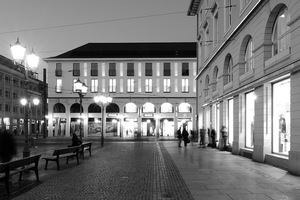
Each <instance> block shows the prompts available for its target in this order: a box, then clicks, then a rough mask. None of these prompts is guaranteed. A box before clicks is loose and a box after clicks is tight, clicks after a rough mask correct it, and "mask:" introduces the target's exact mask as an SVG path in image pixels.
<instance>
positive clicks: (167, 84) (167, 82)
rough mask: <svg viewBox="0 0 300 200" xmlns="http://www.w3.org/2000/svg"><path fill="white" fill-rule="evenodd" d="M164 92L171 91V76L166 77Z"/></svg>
mask: <svg viewBox="0 0 300 200" xmlns="http://www.w3.org/2000/svg"><path fill="white" fill-rule="evenodd" d="M164 92H165V93H169V92H171V80H170V79H169V78H167V79H164Z"/></svg>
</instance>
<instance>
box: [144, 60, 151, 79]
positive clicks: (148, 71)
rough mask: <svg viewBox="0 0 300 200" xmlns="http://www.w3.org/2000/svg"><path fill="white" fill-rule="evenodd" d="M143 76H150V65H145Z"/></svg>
mask: <svg viewBox="0 0 300 200" xmlns="http://www.w3.org/2000/svg"><path fill="white" fill-rule="evenodd" d="M145 76H152V63H146V64H145Z"/></svg>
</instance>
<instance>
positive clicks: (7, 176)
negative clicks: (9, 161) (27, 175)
mask: <svg viewBox="0 0 300 200" xmlns="http://www.w3.org/2000/svg"><path fill="white" fill-rule="evenodd" d="M5 187H6V191H7V194H9V171H6V172H5Z"/></svg>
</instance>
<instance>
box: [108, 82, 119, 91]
mask: <svg viewBox="0 0 300 200" xmlns="http://www.w3.org/2000/svg"><path fill="white" fill-rule="evenodd" d="M108 90H109V92H116V90H117V82H116V79H109V89H108Z"/></svg>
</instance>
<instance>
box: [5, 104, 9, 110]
mask: <svg viewBox="0 0 300 200" xmlns="http://www.w3.org/2000/svg"><path fill="white" fill-rule="evenodd" d="M5 112H10V105H9V104H5Z"/></svg>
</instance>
